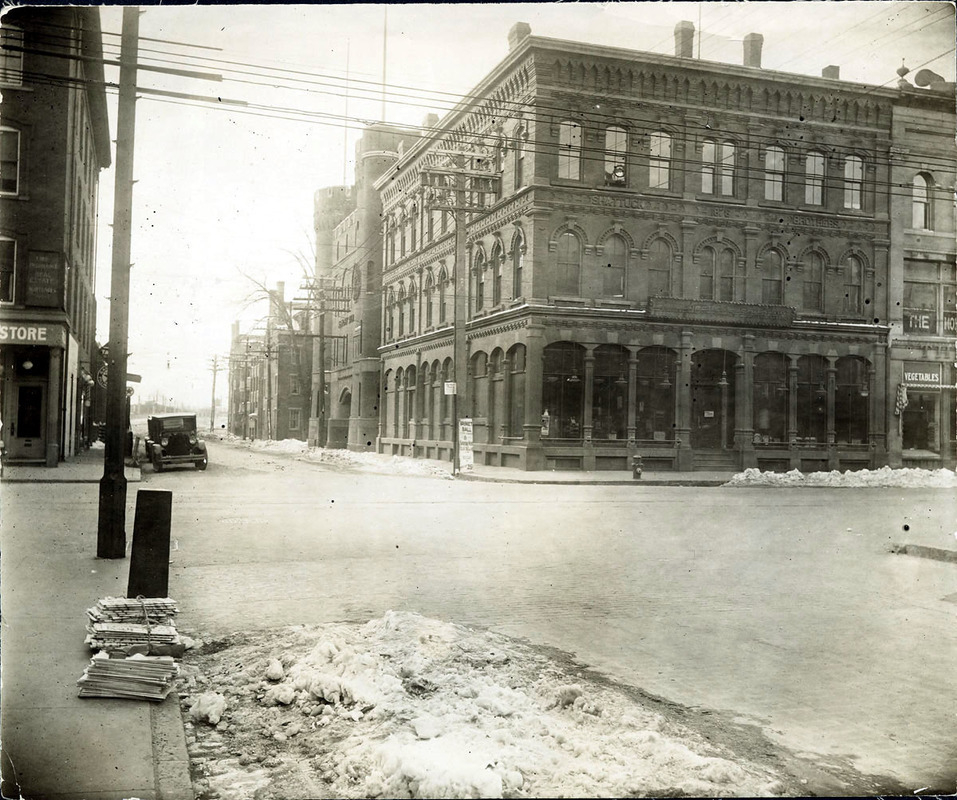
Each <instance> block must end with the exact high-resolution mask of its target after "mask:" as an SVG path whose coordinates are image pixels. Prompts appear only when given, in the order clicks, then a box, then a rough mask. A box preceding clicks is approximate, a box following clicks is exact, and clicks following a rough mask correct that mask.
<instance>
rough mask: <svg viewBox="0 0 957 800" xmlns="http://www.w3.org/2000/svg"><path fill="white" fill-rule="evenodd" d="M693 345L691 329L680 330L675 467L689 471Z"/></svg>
mask: <svg viewBox="0 0 957 800" xmlns="http://www.w3.org/2000/svg"><path fill="white" fill-rule="evenodd" d="M693 346H694V342H693V334H692V332H691V331H682V332H681V345H680V346H679V348H678V383H677V385H676V386H675V405H676V410H675V411H676V413H675V419H676V421H677V429H676V431H675V433H676V436H677V442H676V444H677V446H678V453H677V461H678V463H677V467H678V470H679V471H681V472H691V470H692V468H693V466H694V460H693V456H692V452H691V351H692V348H693Z"/></svg>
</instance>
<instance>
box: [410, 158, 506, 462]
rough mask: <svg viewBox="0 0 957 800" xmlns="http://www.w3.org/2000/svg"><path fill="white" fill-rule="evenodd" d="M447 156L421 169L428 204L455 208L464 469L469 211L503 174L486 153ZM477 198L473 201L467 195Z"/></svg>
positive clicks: (458, 414)
mask: <svg viewBox="0 0 957 800" xmlns="http://www.w3.org/2000/svg"><path fill="white" fill-rule="evenodd" d="M436 152H437V153H439V154H440V155H445V156H447V157H448V161H449V165H448V166H444V167H429V168H427V169H425V170H423V172H422V184H423V187H424V188H425V189H426V202H425V205H426V207H427V208H429V209H430V210H431V207H435V208H441V209H444V210H446V211H452V212H453V219H454V224H455V266H454V270H453V274H454V278H455V284H454V285H455V300H454V303H453V314H454V319H453V325H452V361H453V366H454V369H455V390H454V392H453V393H452V424H453V426H454V427H453V434H452V435H453V437H454V440H453V450H452V473H453V474H454V475H458V474H459V473H460V472H461V469H462V431H461V424H460V421H461V419H462V415H463V414H464V413H465V412H466V411H467V410H468V408H469V394H470V389H471V387H470V386H469V379H468V342H467V341H466V336H465V324H466V322H467V320H468V312H469V309H468V286H469V283H468V281H469V274H468V263H467V262H468V250H467V240H466V226H467V224H468V215H469V214H476V213H481V212H483V211H485V206H484V203H483V198H482V196H483V195H484V194H485V193H486V192H489V191H491V190H493V189H494V187H495V182H496V181H498V180H500V177H499V176H498V175H497V174H495V173H493V171H492V166H493V165H492V164H491V162H490V161H489V159H488V158H487V157H485V156H484V155H482V154H480V153H479V152H474V151H470V150H439V151H436ZM470 194H471V195H473V196H474V197H475V198H477V200H478V202H470V200H471V199H474V198H469V196H468V195H470Z"/></svg>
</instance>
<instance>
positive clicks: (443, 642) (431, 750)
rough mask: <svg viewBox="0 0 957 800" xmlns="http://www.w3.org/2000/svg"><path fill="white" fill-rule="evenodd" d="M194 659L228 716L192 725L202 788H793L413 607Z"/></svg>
mask: <svg viewBox="0 0 957 800" xmlns="http://www.w3.org/2000/svg"><path fill="white" fill-rule="evenodd" d="M218 644H219V645H220V646H221V645H222V643H218ZM198 662H199V663H198V664H197V666H198V669H199V672H200V674H201V676H202V677H199V678H197V679H192V681H191V683H192V686H191V687H188V689H187V690H189V689H192V690H194V691H195V692H196V693H197V694H198V695H200V696H201V697H202V696H208V694H209V692H210V691H212V690H213V689H215V691H216V692H219V693H222V695H223V696H224V697H225V700H226V711H225V712H224V716H223V719H222V721H221V722H220V724H219V725H217V726H216V727H215V728H213V727H210V726H209V725H200V726H194V730H193V731H191V733H192V735H193V736H195V737H196V739H197V741H198V749H199V751H200V752H201V753H202V754H203V762H204V764H205V768H206V771H207V773H206V775H205V776H204V777H202V778H201V779H200V781H199V783H200V784H201V785H199V786H198V787H196V788H199V789H201V790H205V791H209V790H210V788H214V789H215V794H216V796H218V797H220V798H224V799H227V800H228V799H229V798H237V800H238V799H239V798H240V797H249V796H252V795H253V793H255V791H256V789H257V788H258V787H265V786H269V787H270V789H271V791H272V792H273V793H274V794H275V796H277V797H282V798H284V800H293V799H294V798H306V797H315V796H333V797H450V798H458V797H555V796H566V797H567V796H571V797H583V796H592V797H609V796H641V795H643V796H682V795H684V796H699V797H700V796H750V797H755V796H774V795H779V794H782V793H784V792H785V791H786V789H785V783H784V781H783V779H782V776H781V775H778V774H775V773H774V771H773V770H772V769H771V768H769V767H765V766H759V765H757V764H755V763H753V762H751V761H749V760H748V759H746V758H741V757H735V755H734V754H731V753H729V752H727V751H723V750H719V749H718V747H716V746H715V745H713V744H711V743H710V742H708V741H707V740H706V739H705V738H704V737H703V736H701V735H700V734H698V733H696V732H694V731H692V730H690V729H689V728H687V727H684V726H683V725H681V724H679V723H676V722H674V721H672V720H670V719H668V718H666V717H665V716H664V715H663V714H661V713H658V712H656V711H653V710H650V709H649V708H648V707H646V706H645V705H642V704H641V703H640V702H638V701H637V700H635V699H634V698H633V697H632V696H631V695H629V694H628V693H627V692H625V691H624V690H622V689H619V688H616V687H614V686H613V685H610V684H608V683H605V682H599V681H597V680H595V679H593V678H592V677H590V676H589V675H587V674H585V673H582V672H581V670H580V669H577V670H576V668H574V667H573V666H567V667H566V666H563V665H561V664H558V663H556V662H555V661H554V660H552V659H550V658H549V657H547V656H545V655H543V654H542V653H540V652H539V651H537V650H535V649H533V648H531V647H530V646H528V645H526V644H523V643H521V642H518V641H515V640H512V639H508V638H507V637H504V636H499V635H496V634H492V633H487V632H477V631H473V630H470V629H467V628H463V627H460V626H457V625H452V624H447V623H443V622H440V621H436V620H432V619H427V618H424V617H421V616H418V615H416V614H410V613H396V612H388V613H386V614H385V615H384V616H383V617H382V618H380V619H376V620H373V621H371V622H369V623H367V624H365V625H349V624H329V625H323V626H313V627H297V628H291V629H286V630H283V631H279V632H275V631H271V632H267V633H263V634H259V635H257V636H253V637H250V638H248V639H246V640H243V641H237V642H236V643H235V644H229V645H227V646H226V647H221V649H218V651H217V652H216V653H215V654H213V655H211V656H202V654H200V655H199V656H198ZM276 662H279V665H280V666H281V668H282V669H281V670H280V669H277V663H276ZM280 675H281V677H279V676H280ZM184 702H188V698H187V699H185V700H184ZM217 748H218V750H219V751H220V752H221V753H222V754H223V758H222V759H221V760H220V761H218V762H216V763H211V761H210V759H209V754H210V753H211V752H214V751H216V750H217ZM239 754H242V755H241V756H240V757H238V758H237V756H238V755H239ZM236 787H240V788H236Z"/></svg>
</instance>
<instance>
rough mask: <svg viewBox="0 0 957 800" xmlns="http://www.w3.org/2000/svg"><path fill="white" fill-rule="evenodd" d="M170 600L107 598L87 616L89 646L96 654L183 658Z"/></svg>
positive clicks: (174, 609)
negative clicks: (176, 656) (135, 654)
mask: <svg viewBox="0 0 957 800" xmlns="http://www.w3.org/2000/svg"><path fill="white" fill-rule="evenodd" d="M176 611H177V608H176V603H175V602H174V601H173V600H171V599H170V598H168V597H136V598H132V597H130V598H127V597H104V598H102V599H101V600H98V601H97V603H96V605H95V606H94V607H93V608H88V609H87V610H86V614H87V617H88V620H89V621H88V623H87V626H86V629H87V632H88V634H87V637H86V643H87V644H88V645H89V646H90V648H91V649H93V650H105V651H107V652H109V653H124V654H126V655H132V654H133V653H139V654H142V655H154V656H169V655H173V656H175V655H182V645H181V642H180V638H179V634H177V632H176V627H175V626H174V624H173V617H174V616H175V614H176Z"/></svg>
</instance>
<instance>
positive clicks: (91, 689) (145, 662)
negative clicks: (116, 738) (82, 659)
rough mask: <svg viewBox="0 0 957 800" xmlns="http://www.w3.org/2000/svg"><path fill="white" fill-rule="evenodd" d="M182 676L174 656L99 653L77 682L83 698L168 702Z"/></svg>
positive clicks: (91, 660)
mask: <svg viewBox="0 0 957 800" xmlns="http://www.w3.org/2000/svg"><path fill="white" fill-rule="evenodd" d="M178 674H179V668H178V667H177V666H176V661H175V660H174V659H173V658H172V657H170V656H143V655H134V656H130V657H128V658H110V657H109V656H108V655H107V654H106V653H97V654H96V655H95V656H93V658H91V659H90V665H89V666H88V667H87V668H86V669H85V670H83V676H82V677H81V678H80V679H79V680H78V681H77V682H76V683H77V686H79V687H80V697H115V698H127V699H130V700H152V701H155V702H159V701H161V700H165V699H166V696H167V695H168V694H169V693H170V691H171V690H172V688H173V679H174V678H175V677H176V676H177V675H178Z"/></svg>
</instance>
